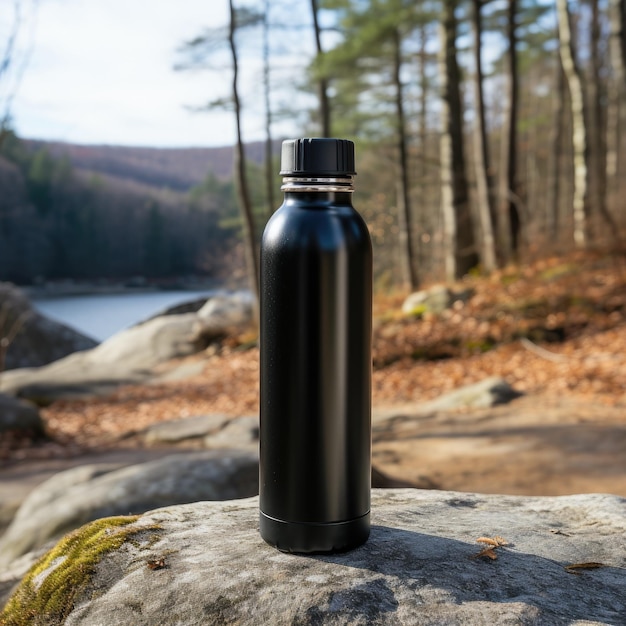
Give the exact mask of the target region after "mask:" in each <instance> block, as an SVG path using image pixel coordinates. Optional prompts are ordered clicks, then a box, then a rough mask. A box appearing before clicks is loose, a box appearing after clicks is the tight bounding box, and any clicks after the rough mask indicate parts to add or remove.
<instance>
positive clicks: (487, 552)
mask: <svg viewBox="0 0 626 626" xmlns="http://www.w3.org/2000/svg"><path fill="white" fill-rule="evenodd" d="M483 556H486V557H487V558H489V559H491V560H492V561H495V560H496V559H497V558H498V555H497V554H496V552H495V549H494V548H492V547H489V546H488V547H486V548H483V549H482V550H481V551H480V552H478V554H475V555H474V556H473V557H472V558H473V559H479V558H481V557H483Z"/></svg>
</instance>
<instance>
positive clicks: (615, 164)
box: [606, 0, 626, 206]
mask: <svg viewBox="0 0 626 626" xmlns="http://www.w3.org/2000/svg"><path fill="white" fill-rule="evenodd" d="M625 4H626V2H625V0H609V24H610V34H609V58H610V60H611V76H610V78H609V80H608V82H607V118H606V181H607V186H608V189H609V190H610V196H611V197H612V198H614V199H615V200H616V201H617V200H618V198H619V197H620V189H619V182H620V180H621V179H622V174H623V155H622V154H621V150H622V144H623V136H624V134H625V133H626V105H625V104H624V98H625V97H626V66H625V64H624V56H623V50H622V42H623V38H622V30H623V28H624V23H623V18H624V12H623V8H624V5H625ZM616 206H617V205H616Z"/></svg>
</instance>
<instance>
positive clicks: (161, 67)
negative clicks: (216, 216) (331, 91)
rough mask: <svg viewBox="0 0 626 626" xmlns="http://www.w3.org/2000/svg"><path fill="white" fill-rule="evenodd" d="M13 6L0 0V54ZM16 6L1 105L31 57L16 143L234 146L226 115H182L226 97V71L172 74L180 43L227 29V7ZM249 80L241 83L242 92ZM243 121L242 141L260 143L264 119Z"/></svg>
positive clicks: (218, 2)
mask: <svg viewBox="0 0 626 626" xmlns="http://www.w3.org/2000/svg"><path fill="white" fill-rule="evenodd" d="M14 1H15V0H0V7H1V10H0V20H1V21H2V23H1V24H0V50H1V49H3V48H4V46H5V45H6V41H7V36H8V33H7V26H8V25H9V24H10V21H11V19H12V17H11V16H12V13H13V6H14ZM21 2H22V15H23V20H22V28H21V29H20V35H19V39H18V52H19V54H18V56H17V57H16V63H15V64H14V72H13V75H12V76H11V77H6V76H5V77H1V80H0V104H2V99H3V98H4V99H5V100H6V96H7V93H8V92H9V91H14V85H15V82H16V76H17V74H19V71H18V70H19V67H21V64H22V62H23V60H24V59H26V58H28V63H27V64H26V66H25V69H24V71H23V73H22V77H21V80H20V81H19V85H18V88H17V91H16V92H15V94H16V95H15V97H14V100H13V104H12V106H11V114H12V119H13V127H14V129H15V130H16V132H17V134H18V135H19V136H21V137H24V138H31V139H46V140H58V141H66V142H72V143H82V144H112V145H134V146H155V147H175V146H176V147H183V146H222V145H230V144H232V143H233V142H234V139H235V126H234V118H233V115H232V113H227V112H221V111H220V112H211V113H193V112H190V111H189V110H188V108H186V107H194V106H201V105H203V104H205V103H206V102H208V101H210V100H213V99H216V98H219V97H223V96H226V95H228V93H229V81H230V72H229V71H228V70H224V71H222V72H194V71H189V72H187V71H185V72H176V71H174V69H173V66H174V64H175V63H176V61H177V59H178V57H177V55H176V49H177V48H178V47H179V45H180V44H181V43H182V42H184V41H188V40H189V39H192V38H193V37H195V36H196V35H198V34H199V33H200V32H201V31H202V30H203V29H204V28H205V27H218V26H222V25H224V24H226V23H227V18H228V12H227V11H228V3H227V2H226V1H225V0H21ZM33 7H35V8H33ZM28 50H30V55H29V57H27V56H26V55H27V51H28ZM251 80H252V77H246V76H244V77H243V78H242V83H244V86H243V87H242V89H243V90H244V91H245V84H247V83H250V82H251ZM247 117H248V121H247V124H246V125H245V126H244V139H245V140H249V141H251V140H258V139H261V138H262V137H263V126H262V118H261V116H260V115H256V116H253V115H249V116H247Z"/></svg>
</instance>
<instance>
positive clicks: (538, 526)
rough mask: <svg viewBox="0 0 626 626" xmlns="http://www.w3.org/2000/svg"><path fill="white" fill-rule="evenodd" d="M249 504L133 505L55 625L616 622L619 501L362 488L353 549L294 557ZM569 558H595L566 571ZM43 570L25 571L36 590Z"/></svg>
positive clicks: (624, 505)
mask: <svg viewBox="0 0 626 626" xmlns="http://www.w3.org/2000/svg"><path fill="white" fill-rule="evenodd" d="M257 507H258V500H257V499H256V498H251V499H247V500H239V501H237V502H226V503H216V502H212V503H211V502H198V503H195V504H188V505H181V506H174V507H168V508H165V509H160V510H156V511H152V512H150V513H147V514H145V515H144V516H142V517H141V518H140V519H139V520H138V521H136V522H133V525H134V526H135V527H136V529H140V528H145V529H151V530H150V531H146V532H145V534H144V535H143V536H142V535H141V534H139V535H137V536H136V538H135V539H133V540H131V541H127V542H126V543H124V545H123V546H122V547H121V548H119V549H117V550H113V551H111V552H109V553H105V554H104V555H103V556H102V559H101V561H100V563H99V564H98V565H97V567H96V570H95V575H94V576H93V577H91V578H90V579H86V580H85V587H84V589H83V591H82V593H81V594H80V595H79V597H77V598H76V599H75V601H74V602H73V604H72V605H71V611H70V613H69V616H68V617H67V621H66V622H64V623H65V624H66V625H67V626H82V625H85V626H87V625H88V626H108V625H109V624H133V625H134V626H142V625H146V626H148V625H149V626H152V625H153V624H168V625H173V624H177V625H181V626H184V625H195V624H241V625H246V624H251V625H255V626H256V625H257V624H272V625H276V626H280V625H282V624H298V625H301V626H306V625H313V624H315V625H318V624H337V625H339V624H363V625H369V624H381V625H382V624H390V625H394V626H395V625H400V624H402V625H407V626H410V625H439V624H451V625H452V624H458V625H461V624H463V625H470V626H472V625H475V626H478V625H479V626H484V624H517V625H526V624H528V625H530V624H532V625H537V626H542V625H544V626H555V625H556V626H558V625H566V624H567V625H570V624H578V625H579V626H582V624H614V625H615V624H624V623H626V594H624V589H625V588H626V545H625V544H624V540H623V538H624V534H625V533H626V500H625V499H624V498H619V497H616V496H610V495H578V496H566V497H558V498H528V497H519V496H496V495H492V496H485V495H478V494H471V493H458V492H439V491H419V490H387V491H374V492H373V498H372V523H373V526H372V533H371V536H370V539H369V541H368V542H367V543H366V544H365V545H364V546H362V547H360V548H358V549H356V550H353V551H351V552H348V553H345V554H336V555H330V556H321V555H317V556H306V557H305V556H297V555H290V554H283V553H280V552H278V551H276V550H275V549H273V548H272V547H270V546H268V545H267V544H265V543H264V542H263V541H262V539H261V538H260V536H259V534H258V530H257V519H258V512H257ZM155 527H157V528H158V530H156V531H155V530H154V528H155ZM485 536H487V537H494V536H501V537H503V538H504V540H506V542H507V545H504V546H501V547H497V548H495V549H494V550H493V556H495V557H496V558H495V559H490V558H488V557H484V556H483V557H479V556H477V555H478V554H479V552H480V551H481V549H482V548H484V547H485V544H484V543H482V544H479V543H477V542H476V540H477V539H479V538H481V537H485ZM62 558H63V555H59V557H58V558H56V562H61V561H62ZM148 563H159V565H158V566H156V567H155V566H153V567H149V566H148ZM581 563H596V564H597V567H596V568H595V569H584V568H581V569H576V568H574V569H567V566H568V565H573V564H581ZM66 565H67V564H66ZM70 565H71V564H70ZM53 571H54V566H51V567H49V568H48V569H47V570H45V571H43V572H40V573H39V574H38V577H37V582H38V584H39V590H40V591H39V593H41V590H42V589H44V588H45V587H43V586H41V583H42V581H43V580H45V579H46V577H48V576H49V575H50V574H51V573H52V572H53ZM57 580H58V577H57ZM55 584H56V581H55ZM52 589H53V590H54V587H52ZM48 593H51V591H50V589H48ZM38 599H41V598H38ZM50 623H58V622H50Z"/></svg>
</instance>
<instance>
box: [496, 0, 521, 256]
mask: <svg viewBox="0 0 626 626" xmlns="http://www.w3.org/2000/svg"><path fill="white" fill-rule="evenodd" d="M506 24H507V26H506V28H507V41H508V53H507V56H506V62H507V70H506V79H507V91H508V93H507V104H508V106H507V108H506V109H505V117H504V125H503V129H502V144H501V145H502V155H501V159H500V163H501V174H500V194H499V195H500V213H499V215H498V226H499V237H498V238H499V240H500V247H501V252H502V256H503V259H504V260H507V259H508V258H509V257H510V256H511V255H515V254H517V251H518V246H519V237H520V230H521V220H520V214H519V209H518V206H517V197H518V193H517V192H518V190H517V118H518V100H519V95H518V94H519V75H518V67H517V65H518V64H517V0H508V5H507V20H506Z"/></svg>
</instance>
